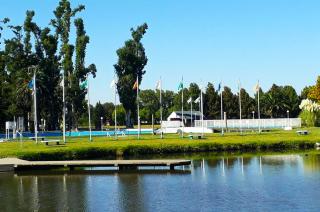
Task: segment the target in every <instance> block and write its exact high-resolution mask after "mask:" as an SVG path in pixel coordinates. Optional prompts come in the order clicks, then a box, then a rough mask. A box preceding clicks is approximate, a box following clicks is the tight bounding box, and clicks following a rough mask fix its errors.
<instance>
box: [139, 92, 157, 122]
mask: <svg viewBox="0 0 320 212" xmlns="http://www.w3.org/2000/svg"><path fill="white" fill-rule="evenodd" d="M139 95H140V102H141V113H140V116H141V120H143V121H147V122H149V123H151V122H152V115H154V116H155V115H156V112H157V110H158V108H159V98H158V96H157V95H156V92H155V91H154V90H151V89H148V90H142V91H141V92H140V94H139ZM158 118H159V117H158Z"/></svg>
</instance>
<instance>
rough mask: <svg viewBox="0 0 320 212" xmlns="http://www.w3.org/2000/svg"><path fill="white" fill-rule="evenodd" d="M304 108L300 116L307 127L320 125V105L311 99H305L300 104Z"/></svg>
mask: <svg viewBox="0 0 320 212" xmlns="http://www.w3.org/2000/svg"><path fill="white" fill-rule="evenodd" d="M299 107H300V109H301V110H302V111H301V113H300V115H299V117H300V118H301V120H302V124H303V125H304V126H307V127H315V126H319V118H320V105H319V104H317V103H315V102H313V101H311V100H309V99H304V100H302V102H301V104H300V106H299Z"/></svg>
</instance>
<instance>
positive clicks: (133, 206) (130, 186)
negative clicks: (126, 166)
mask: <svg viewBox="0 0 320 212" xmlns="http://www.w3.org/2000/svg"><path fill="white" fill-rule="evenodd" d="M117 176H118V183H117V184H118V186H119V191H118V193H119V207H120V208H121V211H145V210H144V202H146V201H147V200H144V198H145V196H144V194H143V188H141V187H142V184H141V182H140V180H141V178H140V175H139V174H130V173H119V174H118V175H117Z"/></svg>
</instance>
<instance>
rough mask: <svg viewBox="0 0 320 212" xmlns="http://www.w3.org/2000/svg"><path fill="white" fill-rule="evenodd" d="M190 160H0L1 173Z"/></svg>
mask: <svg viewBox="0 0 320 212" xmlns="http://www.w3.org/2000/svg"><path fill="white" fill-rule="evenodd" d="M190 164H191V161H190V160H70V161H27V160H21V159H17V158H4V159H0V172H5V171H22V170H39V169H40V170H41V169H54V168H69V169H70V170H74V168H76V167H117V168H118V169H119V170H126V169H139V167H169V168H170V170H174V169H175V167H176V166H184V165H190Z"/></svg>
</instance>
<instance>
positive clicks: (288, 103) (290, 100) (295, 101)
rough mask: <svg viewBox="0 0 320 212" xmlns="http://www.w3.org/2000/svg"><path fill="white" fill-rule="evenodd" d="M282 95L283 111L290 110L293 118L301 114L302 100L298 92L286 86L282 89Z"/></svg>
mask: <svg viewBox="0 0 320 212" xmlns="http://www.w3.org/2000/svg"><path fill="white" fill-rule="evenodd" d="M282 94H283V109H284V110H288V111H289V112H290V116H291V117H297V116H298V115H299V113H300V109H299V104H300V99H299V96H298V94H297V92H296V90H295V89H294V88H293V87H292V86H290V85H286V86H284V87H283V89H282Z"/></svg>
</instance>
